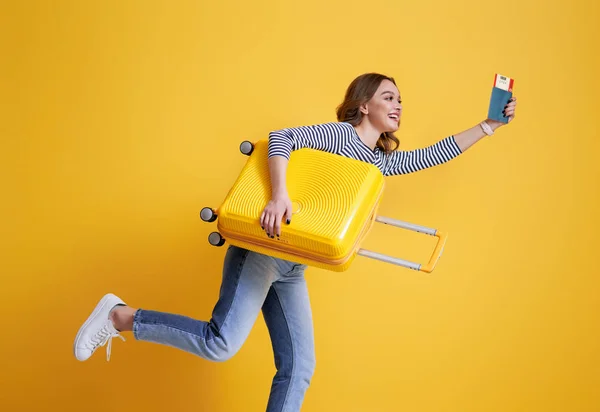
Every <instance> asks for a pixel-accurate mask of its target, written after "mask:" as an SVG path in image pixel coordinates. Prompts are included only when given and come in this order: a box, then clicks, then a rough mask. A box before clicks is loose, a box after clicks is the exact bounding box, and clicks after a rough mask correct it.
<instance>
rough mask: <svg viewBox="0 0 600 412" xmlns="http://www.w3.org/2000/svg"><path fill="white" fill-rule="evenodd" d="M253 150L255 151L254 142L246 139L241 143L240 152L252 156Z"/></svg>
mask: <svg viewBox="0 0 600 412" xmlns="http://www.w3.org/2000/svg"><path fill="white" fill-rule="evenodd" d="M253 151H254V145H253V144H252V142H249V141H248V140H244V141H243V142H242V143H241V144H240V152H242V153H243V154H245V155H246V156H250V154H252V152H253Z"/></svg>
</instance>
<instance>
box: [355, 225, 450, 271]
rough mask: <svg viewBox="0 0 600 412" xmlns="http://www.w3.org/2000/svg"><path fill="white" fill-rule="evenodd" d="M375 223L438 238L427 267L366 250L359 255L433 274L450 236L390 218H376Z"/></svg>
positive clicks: (360, 250) (360, 251) (359, 252)
mask: <svg viewBox="0 0 600 412" xmlns="http://www.w3.org/2000/svg"><path fill="white" fill-rule="evenodd" d="M375 221H376V222H379V223H384V224H386V225H392V226H396V227H401V228H403V229H408V230H412V231H414V232H419V233H425V234H427V235H431V236H436V237H437V238H438V241H437V245H436V246H435V249H434V251H433V254H432V255H431V258H430V259H429V262H428V263H427V264H426V265H422V264H420V263H416V262H411V261H408V260H404V259H399V258H395V257H392V256H388V255H384V254H382V253H377V252H372V251H370V250H366V249H359V250H358V254H359V255H361V256H366V257H369V258H372V259H377V260H381V261H383V262H387V263H392V264H394V265H399V266H404V267H406V268H409V269H414V270H418V271H421V272H427V273H431V272H432V271H433V269H434V268H435V265H436V264H437V262H438V260H439V258H440V257H441V256H442V252H443V251H444V245H445V244H446V239H447V238H448V234H447V233H445V232H440V231H439V230H436V229H431V228H428V227H425V226H419V225H415V224H413V223H408V222H403V221H401V220H396V219H391V218H389V217H383V216H377V217H375Z"/></svg>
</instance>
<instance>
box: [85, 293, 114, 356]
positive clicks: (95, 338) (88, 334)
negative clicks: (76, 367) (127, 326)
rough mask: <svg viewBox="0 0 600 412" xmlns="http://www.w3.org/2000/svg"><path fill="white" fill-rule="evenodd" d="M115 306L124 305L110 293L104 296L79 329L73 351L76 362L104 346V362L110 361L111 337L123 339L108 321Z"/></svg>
mask: <svg viewBox="0 0 600 412" xmlns="http://www.w3.org/2000/svg"><path fill="white" fill-rule="evenodd" d="M117 304H123V305H124V304H125V302H123V301H122V300H121V299H120V298H119V297H117V296H115V295H113V294H112V293H107V294H106V295H104V297H103V298H102V299H100V302H98V304H97V305H96V308H95V309H94V311H93V312H92V314H91V315H90V316H89V317H88V318H87V320H86V321H85V323H84V324H83V325H82V326H81V328H79V332H77V336H76V337H75V343H74V344H73V351H74V353H75V357H76V358H77V360H80V361H85V360H87V359H89V357H90V356H92V355H93V354H94V352H95V351H96V349H98V348H99V347H100V346H104V345H106V343H107V342H108V346H107V347H106V360H107V361H108V360H110V348H111V343H112V338H113V337H119V338H121V339H123V340H125V338H124V337H123V336H121V335H119V331H118V330H116V329H115V327H114V326H113V323H112V321H111V320H110V319H109V317H108V316H109V314H110V311H111V309H112V308H114V307H115V305H117Z"/></svg>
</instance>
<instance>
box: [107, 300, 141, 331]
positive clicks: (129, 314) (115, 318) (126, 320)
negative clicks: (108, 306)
mask: <svg viewBox="0 0 600 412" xmlns="http://www.w3.org/2000/svg"><path fill="white" fill-rule="evenodd" d="M135 311H136V309H133V308H131V307H129V306H121V305H119V306H116V307H115V308H113V309H112V310H111V312H110V315H109V318H110V320H111V321H112V323H113V326H114V327H115V329H116V330H118V331H119V332H124V331H131V330H133V316H134V315H135Z"/></svg>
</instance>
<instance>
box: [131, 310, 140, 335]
mask: <svg viewBox="0 0 600 412" xmlns="http://www.w3.org/2000/svg"><path fill="white" fill-rule="evenodd" d="M141 317H142V309H138V310H136V311H135V313H134V314H133V328H132V329H133V337H134V338H135V339H136V340H139V339H140V337H139V333H140V332H139V327H140V323H141Z"/></svg>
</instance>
